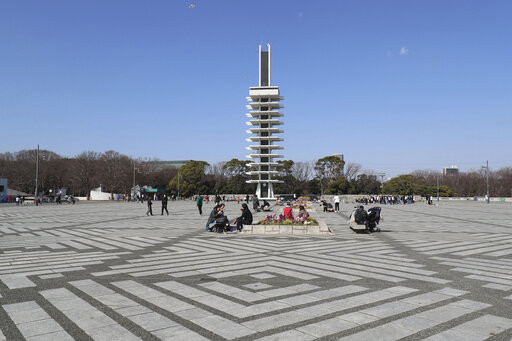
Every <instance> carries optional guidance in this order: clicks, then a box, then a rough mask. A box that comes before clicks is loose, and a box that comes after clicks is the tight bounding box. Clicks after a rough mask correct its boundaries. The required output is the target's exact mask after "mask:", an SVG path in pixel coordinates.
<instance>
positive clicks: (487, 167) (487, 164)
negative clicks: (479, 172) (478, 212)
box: [482, 160, 491, 204]
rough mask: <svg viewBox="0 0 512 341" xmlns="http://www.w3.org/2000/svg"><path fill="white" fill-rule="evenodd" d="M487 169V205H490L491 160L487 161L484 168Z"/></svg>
mask: <svg viewBox="0 0 512 341" xmlns="http://www.w3.org/2000/svg"><path fill="white" fill-rule="evenodd" d="M482 168H483V169H485V181H486V183H487V203H488V204H490V201H491V198H490V197H489V160H487V162H486V165H485V166H482Z"/></svg>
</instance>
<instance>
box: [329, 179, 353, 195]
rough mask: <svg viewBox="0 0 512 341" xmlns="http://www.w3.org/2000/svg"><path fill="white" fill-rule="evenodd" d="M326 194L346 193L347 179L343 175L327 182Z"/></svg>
mask: <svg viewBox="0 0 512 341" xmlns="http://www.w3.org/2000/svg"><path fill="white" fill-rule="evenodd" d="M325 193H326V194H347V193H348V181H347V178H345V177H344V176H343V175H341V176H339V177H338V178H337V179H336V180H334V181H331V182H329V184H328V185H327V189H326V190H325Z"/></svg>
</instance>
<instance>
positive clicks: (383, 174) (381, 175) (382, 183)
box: [379, 173, 386, 195]
mask: <svg viewBox="0 0 512 341" xmlns="http://www.w3.org/2000/svg"><path fill="white" fill-rule="evenodd" d="M379 176H380V194H381V195H382V191H383V190H384V177H385V176H386V173H379Z"/></svg>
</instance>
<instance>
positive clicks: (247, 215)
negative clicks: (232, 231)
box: [236, 203, 252, 231]
mask: <svg viewBox="0 0 512 341" xmlns="http://www.w3.org/2000/svg"><path fill="white" fill-rule="evenodd" d="M241 210H242V216H240V217H238V218H236V228H237V230H238V231H242V229H243V228H244V224H245V225H250V224H252V213H251V211H249V206H247V204H245V203H243V204H242V208H241Z"/></svg>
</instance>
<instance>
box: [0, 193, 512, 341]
mask: <svg viewBox="0 0 512 341" xmlns="http://www.w3.org/2000/svg"><path fill="white" fill-rule="evenodd" d="M465 204H466V205H463V204H459V203H449V204H446V207H445V206H440V207H427V206H425V205H420V204H417V205H414V206H410V207H407V206H405V207H404V206H399V207H385V208H384V211H383V212H384V216H385V220H384V223H383V224H382V230H383V232H382V233H380V234H373V235H365V234H361V235H360V234H354V233H353V232H352V231H350V230H348V229H347V227H346V218H347V215H348V213H349V211H350V209H351V206H350V205H342V212H341V213H340V214H335V213H330V214H327V213H323V212H314V215H316V216H317V217H318V218H320V219H322V220H324V221H325V222H326V223H327V224H328V225H329V226H330V227H331V228H332V229H333V230H334V231H335V235H334V236H329V237H291V236H290V237H284V236H278V237H267V236H240V235H229V234H228V235H224V234H209V233H206V232H204V223H205V220H206V217H205V216H203V217H201V216H199V214H198V213H197V210H196V208H195V207H194V204H193V202H180V203H172V202H171V203H170V205H169V206H170V209H171V215H170V216H155V217H146V216H145V207H144V206H143V205H140V204H131V203H130V204H126V203H103V204H90V203H80V204H78V205H75V206H62V207H56V206H43V207H39V208H35V207H13V206H9V207H1V208H0V217H1V219H2V220H1V222H0V233H1V235H0V282H1V284H0V296H1V297H0V306H1V308H0V320H1V321H2V322H1V324H0V330H1V331H0V339H9V340H141V339H142V340H210V339H211V340H237V339H239V340H314V339H325V340H338V339H340V340H345V339H347V340H369V339H376V340H398V339H404V340H419V339H424V340H485V339H488V338H491V339H493V338H494V339H496V340H501V339H510V337H512V308H511V306H512V295H511V291H512V257H511V255H512V247H511V246H509V245H510V243H509V240H510V239H511V238H512V233H511V232H512V226H510V222H509V221H508V220H506V219H503V221H493V224H494V226H493V227H492V230H490V229H489V228H488V226H486V225H485V214H488V215H489V216H491V215H493V214H496V211H500V212H502V211H503V212H505V213H504V214H507V213H506V212H507V211H506V209H507V208H508V209H510V206H508V207H507V206H504V207H499V206H492V207H491V211H490V212H487V211H486V210H485V209H486V207H485V206H484V207H481V206H478V205H476V204H475V203H465ZM467 205H473V206H471V207H472V210H473V211H475V210H478V209H480V210H482V212H480V213H479V214H478V215H476V217H474V218H473V217H472V216H470V215H468V214H467V212H468V211H469V210H468V207H467ZM211 206H212V205H211V204H207V205H206V207H205V212H208V209H211ZM154 208H155V209H154V211H155V213H156V212H158V209H159V207H158V203H156V204H155V205H154ZM317 211H319V210H317ZM454 211H456V212H459V213H461V212H462V213H465V218H464V219H465V220H466V221H462V220H457V219H451V218H449V217H448V218H447V217H446V215H447V214H449V212H454ZM227 213H228V216H229V217H230V218H232V217H233V218H234V217H236V214H237V213H239V206H238V205H237V204H233V203H228V210H227ZM261 216H262V214H261V213H256V214H255V218H256V219H258V218H260V217H261ZM39 218H40V220H38V219H39Z"/></svg>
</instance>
